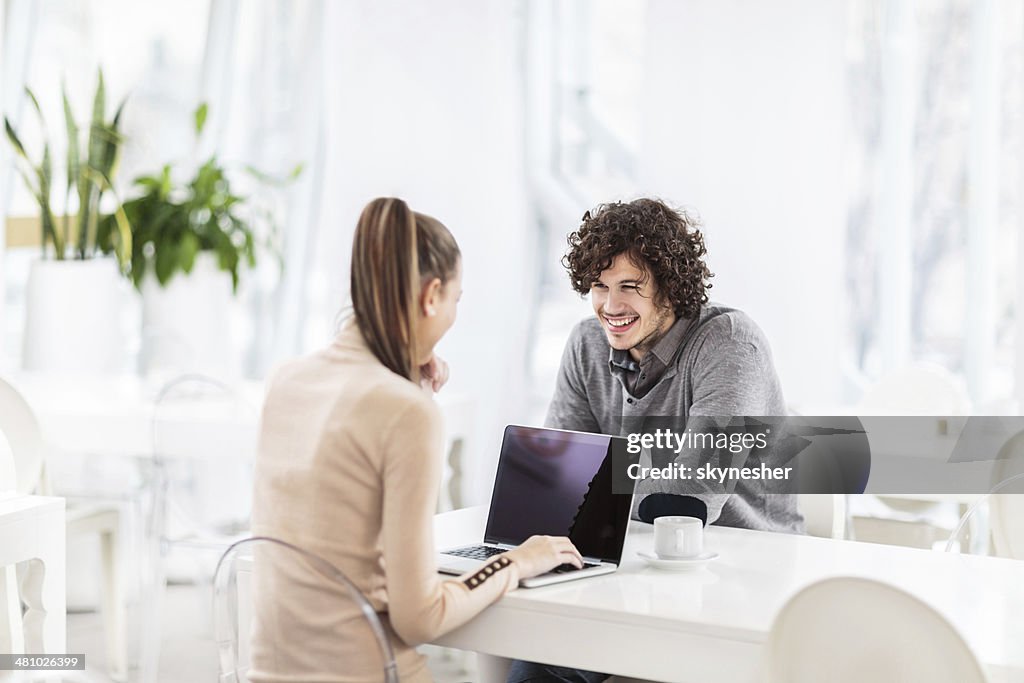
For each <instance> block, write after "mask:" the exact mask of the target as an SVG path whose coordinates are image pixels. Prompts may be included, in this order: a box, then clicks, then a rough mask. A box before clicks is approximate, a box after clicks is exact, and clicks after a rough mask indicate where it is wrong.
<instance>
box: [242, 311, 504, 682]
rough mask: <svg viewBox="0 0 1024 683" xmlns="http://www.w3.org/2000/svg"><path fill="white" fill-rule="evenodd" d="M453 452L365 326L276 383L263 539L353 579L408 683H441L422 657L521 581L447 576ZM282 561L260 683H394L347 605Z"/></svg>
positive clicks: (259, 579)
mask: <svg viewBox="0 0 1024 683" xmlns="http://www.w3.org/2000/svg"><path fill="white" fill-rule="evenodd" d="M442 446H443V427H442V419H441V414H440V412H439V410H438V408H437V406H436V405H435V404H434V402H433V400H431V398H430V396H429V395H428V394H427V393H426V392H425V390H423V389H421V388H420V387H418V386H417V385H415V384H414V383H412V382H410V381H409V380H407V379H404V378H402V377H400V376H399V375H397V374H395V373H393V372H391V371H390V370H388V369H387V368H386V367H384V365H382V364H381V363H380V362H379V361H378V360H377V359H376V357H374V356H373V354H372V353H371V352H370V350H369V348H368V347H367V346H366V343H365V341H364V340H363V337H362V334H361V333H360V332H359V329H358V327H356V325H355V323H354V320H349V321H348V322H347V323H346V324H345V325H344V327H343V329H342V331H341V332H340V333H339V334H338V336H337V338H336V339H335V341H334V343H333V344H332V345H331V346H330V347H328V348H327V349H324V350H322V351H319V352H317V353H314V354H312V355H309V356H306V357H303V358H299V359H297V360H294V361H291V362H289V363H287V364H285V365H284V366H282V367H281V368H280V369H279V370H278V371H277V372H276V373H274V375H273V378H272V379H271V380H270V383H269V387H268V391H267V398H266V403H265V405H264V408H263V417H262V426H261V431H260V443H259V453H258V457H257V461H256V478H255V494H254V500H253V516H252V521H253V533H254V535H267V536H274V537H277V538H280V539H283V540H287V541H290V542H292V543H294V544H296V545H298V546H300V547H302V548H304V549H307V550H310V551H312V552H314V553H316V554H318V555H320V556H321V557H323V558H324V559H326V560H328V561H330V562H331V563H333V564H334V565H335V566H336V567H337V568H338V569H340V570H341V571H342V572H343V573H344V574H345V575H346V576H347V577H348V578H349V579H351V580H352V581H353V582H354V583H355V585H356V586H358V587H359V589H360V590H361V591H362V593H363V595H365V596H366V597H367V598H368V599H369V601H370V602H371V604H372V605H373V607H374V609H375V610H376V611H377V612H378V613H379V614H380V615H381V617H382V620H383V621H384V624H385V628H386V629H387V630H388V632H389V635H390V639H391V643H392V647H393V648H394V651H395V657H396V660H397V661H398V665H399V675H400V677H401V680H402V681H427V680H430V674H429V672H428V671H427V669H426V666H425V660H424V658H423V657H422V656H421V655H419V654H418V653H417V652H416V651H415V650H414V649H412V648H413V646H415V645H416V644H418V643H423V642H427V641H430V640H433V639H434V638H436V637H438V636H440V635H441V634H443V633H445V632H447V631H449V630H451V629H454V628H456V627H458V626H460V625H462V624H464V623H465V622H467V621H468V620H470V619H471V618H472V617H473V616H475V615H476V614H478V613H479V612H480V611H481V610H482V609H483V608H484V607H486V606H487V605H490V604H491V603H493V602H494V601H496V600H497V599H499V598H500V597H501V596H502V595H504V594H505V593H506V592H507V591H509V590H511V589H512V588H514V587H515V585H516V583H517V580H518V574H517V570H516V567H515V565H514V564H511V565H509V564H508V563H507V562H504V561H503V562H495V563H494V567H493V569H492V570H491V572H490V573H484V572H477V573H476V574H475V575H472V576H471V575H466V576H464V577H460V578H459V579H449V580H443V579H442V578H441V577H440V575H438V574H437V567H436V564H435V548H434V539H433V527H432V518H433V514H434V510H435V508H436V501H437V492H438V485H439V480H440V473H441V467H442ZM271 559H273V560H274V561H273V562H266V561H264V562H263V563H262V565H261V563H260V559H259V556H257V562H256V566H255V570H254V575H253V583H254V586H253V595H254V596H255V605H254V610H255V614H254V626H253V635H252V672H251V674H250V676H251V680H253V681H266V682H272V681H274V682H276V681H306V682H310V681H374V680H381V679H382V674H381V669H380V664H379V657H378V656H377V654H376V652H377V648H376V644H375V641H374V640H373V639H372V637H371V635H370V632H369V630H368V628H367V627H366V626H365V622H364V621H363V620H361V619H360V618H359V615H358V613H357V612H355V611H354V608H353V607H352V605H351V603H350V602H348V601H347V600H346V599H344V592H343V591H341V590H340V589H338V588H337V586H336V585H335V584H334V583H333V582H331V581H329V580H327V579H325V578H324V577H322V576H320V575H318V574H317V573H315V572H310V571H305V570H303V569H301V567H300V566H299V564H298V563H294V562H292V561H291V560H285V559H282V558H278V557H275V558H271ZM268 567H273V571H270V570H268V569H266V568H268ZM471 586H472V587H471Z"/></svg>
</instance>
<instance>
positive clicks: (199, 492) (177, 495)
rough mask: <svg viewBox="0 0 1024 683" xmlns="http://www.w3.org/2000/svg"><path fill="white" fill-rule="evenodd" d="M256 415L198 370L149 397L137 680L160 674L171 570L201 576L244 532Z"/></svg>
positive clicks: (176, 575)
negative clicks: (146, 504)
mask: <svg viewBox="0 0 1024 683" xmlns="http://www.w3.org/2000/svg"><path fill="white" fill-rule="evenodd" d="M258 416H259V410H258V409H257V407H256V406H255V405H254V404H253V403H252V402H251V401H248V400H246V398H245V397H244V396H242V395H241V393H240V392H239V391H238V390H236V389H235V388H234V387H232V386H231V385H229V384H228V383H226V382H223V381H221V380H219V379H217V378H214V377H210V376H207V375H202V374H198V373H188V374H184V375H180V376H178V377H176V378H174V379H171V380H170V381H168V382H166V383H165V384H164V385H163V386H162V387H161V389H160V391H159V392H158V394H157V396H156V398H155V400H154V402H153V412H152V417H151V419H150V439H151V444H152V452H151V453H150V460H149V467H150V469H149V476H148V486H147V489H148V494H149V496H150V503H149V506H148V508H149V509H148V515H147V519H146V523H145V531H144V534H145V539H144V544H143V547H144V548H145V551H144V554H143V558H142V577H143V578H142V583H143V586H142V604H141V614H142V628H141V636H140V652H139V679H140V681H142V682H143V683H152V682H154V681H157V680H159V667H160V650H161V635H162V634H161V625H162V623H163V612H164V599H165V591H166V587H167V584H168V576H169V574H170V576H171V578H172V579H178V580H180V581H185V582H205V581H206V580H207V579H208V578H209V576H210V572H211V570H212V567H213V566H214V563H215V562H216V561H217V558H218V557H220V555H221V554H222V553H223V552H224V550H225V549H226V548H228V547H229V546H230V545H231V544H232V543H233V542H235V541H237V540H239V539H240V538H243V537H245V536H247V535H249V534H248V520H249V515H250V512H251V492H252V466H253V462H254V458H255V445H256V437H257V434H256V432H257V424H258ZM176 551H185V552H187V553H188V554H187V555H184V554H182V553H181V552H177V553H176V554H172V553H175V552H176ZM172 560H184V561H185V562H184V563H182V562H180V561H179V562H177V563H174V562H172Z"/></svg>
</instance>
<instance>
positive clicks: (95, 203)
mask: <svg viewBox="0 0 1024 683" xmlns="http://www.w3.org/2000/svg"><path fill="white" fill-rule="evenodd" d="M25 93H26V94H27V95H28V99H29V102H30V103H31V104H32V109H33V110H34V111H35V113H36V117H37V118H38V120H39V125H40V127H41V128H42V131H43V151H42V154H41V155H40V157H39V160H38V161H33V160H32V158H31V156H30V155H29V153H28V151H27V150H26V148H25V145H24V144H22V142H21V137H20V136H19V135H18V133H17V131H16V130H15V128H14V126H13V124H12V123H11V122H10V120H8V119H7V117H4V130H5V132H6V133H7V139H8V141H9V142H10V143H11V146H12V147H13V148H14V151H15V153H16V155H17V159H18V171H19V173H20V174H21V177H22V180H24V182H25V185H26V186H27V187H28V189H29V191H30V192H31V193H32V196H33V197H35V200H36V203H37V204H38V205H39V219H40V227H41V228H42V240H41V242H42V247H43V257H44V258H45V257H46V256H47V254H48V253H50V252H51V251H52V254H53V256H54V258H56V259H58V260H63V259H66V258H69V257H72V258H77V259H89V258H93V257H94V256H96V255H98V254H99V253H101V252H104V253H109V252H111V251H112V252H114V254H115V255H116V256H117V259H118V262H119V263H120V264H121V267H122V268H125V267H126V266H127V265H128V258H129V255H130V254H131V250H132V246H131V244H132V235H131V227H130V225H129V220H128V216H127V214H126V213H125V211H124V208H123V207H122V205H121V203H120V201H119V200H118V198H117V193H116V192H115V191H114V187H113V181H114V176H115V174H116V172H117V166H118V160H119V158H120V151H121V145H122V144H123V143H124V137H123V136H122V135H121V133H120V131H119V126H120V123H121V113H122V112H123V111H124V105H125V100H122V101H121V104H120V105H119V106H118V107H117V110H116V111H115V113H114V117H113V118H112V119H111V120H109V121H108V120H107V119H106V87H105V85H104V82H103V71H102V70H100V71H99V72H98V76H97V83H96V93H95V95H94V97H93V107H92V119H91V121H90V123H89V134H88V136H87V137H86V139H85V143H86V144H85V148H84V149H82V148H81V143H82V140H81V137H82V136H81V132H80V130H79V128H78V124H77V123H76V122H75V117H74V114H73V112H72V110H71V104H70V102H69V101H68V95H67V89H66V88H65V87H63V86H62V87H61V97H62V100H63V104H64V127H65V131H66V133H67V160H66V164H65V172H66V173H65V178H64V182H65V185H64V216H63V218H62V219H61V224H60V226H59V229H58V225H57V218H56V216H55V214H54V211H53V208H52V206H51V203H50V200H51V195H52V194H53V192H54V175H53V173H54V172H53V155H52V152H51V146H50V141H49V134H48V132H47V128H46V121H45V119H44V118H43V110H42V108H41V107H40V106H39V100H38V99H36V96H35V94H34V93H33V92H32V90H31V89H29V88H25ZM107 192H110V193H111V194H112V195H113V196H114V198H115V200H118V201H117V203H116V205H115V207H114V211H113V212H112V213H111V214H109V225H108V226H107V228H106V230H105V234H103V235H101V233H100V222H101V219H100V205H101V203H102V201H103V197H104V195H105V194H106V193H107ZM72 195H74V196H75V204H76V209H77V213H76V214H75V215H74V218H72V211H71V205H72Z"/></svg>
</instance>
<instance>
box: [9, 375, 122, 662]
mask: <svg viewBox="0 0 1024 683" xmlns="http://www.w3.org/2000/svg"><path fill="white" fill-rule="evenodd" d="M0 432H2V433H3V435H4V436H5V437H6V439H7V444H8V447H9V448H10V453H11V455H12V456H13V463H14V468H13V469H14V474H15V487H16V488H15V490H16V491H18V492H19V493H22V494H33V493H34V494H42V495H47V494H49V493H50V492H49V490H48V489H49V485H48V482H47V477H46V471H45V452H46V448H45V444H44V441H43V436H42V432H41V430H40V428H39V421H38V420H37V419H36V416H35V414H34V413H33V411H32V408H31V407H30V406H29V404H28V402H27V401H26V400H25V399H24V398H23V397H22V395H21V394H20V393H19V392H18V391H17V389H15V388H14V387H13V386H11V385H10V384H8V383H7V382H5V381H3V380H0ZM0 469H3V468H2V467H0ZM0 488H2V486H0ZM66 515H67V524H66V534H67V537H68V538H72V537H75V536H79V535H84V534H90V535H91V534H97V535H98V536H99V539H100V549H101V559H102V566H103V601H102V606H101V612H102V614H103V621H104V630H105V631H106V639H107V664H108V671H109V673H110V677H111V678H113V679H114V680H117V681H123V680H125V677H126V675H127V645H126V643H127V637H126V630H125V601H124V587H123V583H122V581H121V574H120V566H121V556H120V528H121V514H120V510H119V509H118V508H116V507H111V506H109V505H101V504H94V505H79V506H74V507H72V506H69V507H68V508H67V513H66ZM2 578H3V582H2V583H0V592H3V593H5V594H6V598H5V599H0V603H5V609H6V614H5V615H4V617H3V621H4V623H5V624H6V626H7V629H6V630H9V631H11V632H12V633H13V632H15V631H16V630H17V628H18V624H20V620H21V614H20V604H19V603H18V601H17V600H16V599H14V598H12V597H11V596H12V594H13V595H17V592H16V589H17V579H16V577H15V575H14V569H13V567H8V568H7V569H6V570H5V571H4V576H3V577H2ZM9 637H13V636H9Z"/></svg>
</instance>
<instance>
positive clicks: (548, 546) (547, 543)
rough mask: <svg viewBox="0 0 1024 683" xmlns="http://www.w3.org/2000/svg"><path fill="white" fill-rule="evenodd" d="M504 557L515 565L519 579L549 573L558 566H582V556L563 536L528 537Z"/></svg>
mask: <svg viewBox="0 0 1024 683" xmlns="http://www.w3.org/2000/svg"><path fill="white" fill-rule="evenodd" d="M505 556H506V557H508V559H510V560H512V561H513V562H515V563H516V566H517V567H518V568H519V578H521V579H528V578H530V577H531V576H537V575H538V574H543V573H544V572H549V571H551V570H552V569H554V568H555V567H557V566H558V565H560V564H571V565H573V566H575V567H582V566H583V556H582V555H580V552H579V551H578V550H576V546H574V545H573V544H572V541H570V540H569V539H568V538H566V537H565V536H530V537H529V538H528V539H526V542H525V543H522V544H520V545H519V546H518V547H516V548H513V549H512V550H509V551H508V552H507V553H505Z"/></svg>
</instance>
